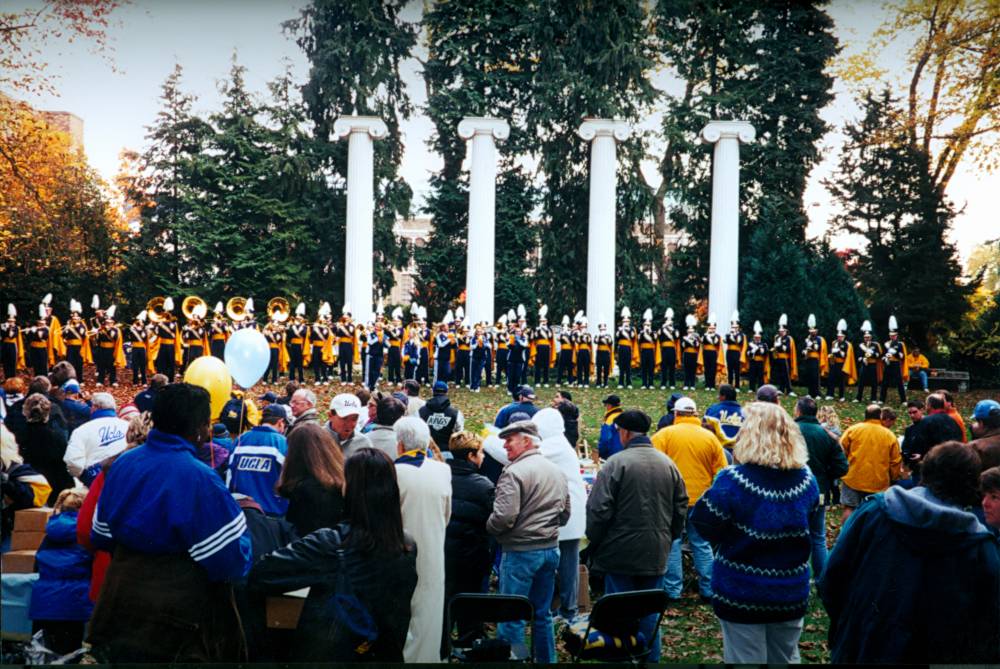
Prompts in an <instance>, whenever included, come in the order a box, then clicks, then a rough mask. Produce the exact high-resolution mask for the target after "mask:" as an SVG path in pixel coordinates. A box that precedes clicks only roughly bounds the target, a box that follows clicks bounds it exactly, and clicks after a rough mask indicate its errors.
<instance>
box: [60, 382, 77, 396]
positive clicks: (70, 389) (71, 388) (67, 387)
mask: <svg viewBox="0 0 1000 669" xmlns="http://www.w3.org/2000/svg"><path fill="white" fill-rule="evenodd" d="M62 389H63V392H67V393H78V392H80V384H79V383H77V381H76V379H70V380H69V381H67V382H66V383H64V384H62Z"/></svg>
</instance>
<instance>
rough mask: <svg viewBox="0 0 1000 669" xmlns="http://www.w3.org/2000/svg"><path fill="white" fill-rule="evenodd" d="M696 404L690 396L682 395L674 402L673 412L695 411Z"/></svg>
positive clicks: (696, 408) (696, 409)
mask: <svg viewBox="0 0 1000 669" xmlns="http://www.w3.org/2000/svg"><path fill="white" fill-rule="evenodd" d="M697 411H698V405H697V404H695V403H694V400H693V399H691V398H690V397H682V398H680V399H679V400H677V401H676V402H675V403H674V412H675V413H697Z"/></svg>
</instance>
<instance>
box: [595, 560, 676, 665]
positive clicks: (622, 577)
mask: <svg viewBox="0 0 1000 669" xmlns="http://www.w3.org/2000/svg"><path fill="white" fill-rule="evenodd" d="M662 587H663V577H662V576H632V575H630V574H610V573H609V574H605V575H604V594H606V595H613V594H614V593H616V592H629V591H630V590H656V589H659V588H662ZM655 625H656V615H655V614H654V615H650V616H646V617H645V618H643V619H642V622H640V623H639V631H640V632H642V634H643V636H645V637H646V638H647V639H649V638H650V636H652V637H653V646H652V649H651V650H650V652H649V657H648V658H647V659H646V661H647V662H652V663H655V662H659V661H660V630H658V629H654V626H655Z"/></svg>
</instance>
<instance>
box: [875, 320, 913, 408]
mask: <svg viewBox="0 0 1000 669" xmlns="http://www.w3.org/2000/svg"><path fill="white" fill-rule="evenodd" d="M882 361H883V362H884V363H885V373H884V374H883V375H882V392H881V394H880V395H879V399H880V401H881V402H885V396H886V394H887V393H888V391H889V386H890V385H892V386H895V387H896V390H897V391H898V392H899V402H900V404H903V405H904V406H905V405H906V383H907V382H908V381H909V380H910V369H909V366H908V365H907V362H906V344H904V343H903V342H901V341H900V340H899V326H898V325H897V323H896V317H895V316H889V341H887V342H886V343H885V353H884V354H883V355H882Z"/></svg>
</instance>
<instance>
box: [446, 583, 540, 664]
mask: <svg viewBox="0 0 1000 669" xmlns="http://www.w3.org/2000/svg"><path fill="white" fill-rule="evenodd" d="M534 619H535V607H533V606H532V605H531V601H530V600H529V599H528V598H527V597H524V596H523V595H499V594H482V593H468V592H463V593H459V594H457V595H455V596H454V597H452V598H451V601H449V602H448V621H447V622H448V642H449V645H450V646H451V656H452V657H454V658H456V659H457V660H459V661H460V662H482V661H483V658H480V657H476V656H475V653H472V654H470V652H469V650H470V649H469V648H467V647H459V646H457V643H458V642H459V641H460V640H459V639H458V638H457V637H456V635H455V629H454V627H455V623H456V622H457V621H459V620H461V621H462V622H466V623H510V622H516V621H518V620H523V621H525V622H526V623H527V624H528V625H530V624H531V621H533V620H534ZM529 651H530V653H529V655H528V656H527V657H526V658H524V661H525V662H530V661H531V660H532V658H533V657H534V656H535V635H534V634H532V635H531V646H530V648H529ZM498 661H503V662H507V661H509V658H508V657H505V658H502V659H499V660H498Z"/></svg>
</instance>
